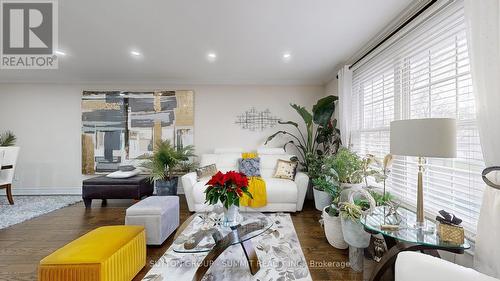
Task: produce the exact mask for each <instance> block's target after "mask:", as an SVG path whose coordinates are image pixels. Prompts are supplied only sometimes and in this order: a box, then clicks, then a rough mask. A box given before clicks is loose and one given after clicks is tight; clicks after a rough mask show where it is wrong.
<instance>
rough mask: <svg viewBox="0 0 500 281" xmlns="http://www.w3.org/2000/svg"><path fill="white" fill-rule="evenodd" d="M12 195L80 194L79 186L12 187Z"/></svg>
mask: <svg viewBox="0 0 500 281" xmlns="http://www.w3.org/2000/svg"><path fill="white" fill-rule="evenodd" d="M12 194H13V195H82V188H81V187H27V188H26V187H25V188H15V187H14V188H12Z"/></svg>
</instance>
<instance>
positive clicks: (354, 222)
mask: <svg viewBox="0 0 500 281" xmlns="http://www.w3.org/2000/svg"><path fill="white" fill-rule="evenodd" d="M360 197H361V198H364V199H365V200H364V201H363V200H360ZM339 206H340V208H339V211H340V216H341V221H342V233H343V235H344V239H345V241H346V242H347V244H349V245H350V246H353V247H355V248H366V247H368V245H370V234H369V233H367V232H366V231H365V230H364V227H363V225H362V224H361V217H362V216H365V215H367V214H369V213H371V212H372V211H373V209H374V208H375V200H374V199H373V197H372V196H371V195H370V193H369V192H368V191H366V190H364V189H358V190H354V191H352V192H351V193H350V194H349V200H348V201H347V202H341V203H340V205H339Z"/></svg>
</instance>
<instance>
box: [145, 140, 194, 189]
mask: <svg viewBox="0 0 500 281" xmlns="http://www.w3.org/2000/svg"><path fill="white" fill-rule="evenodd" d="M193 152H194V147H193V146H192V145H189V146H185V147H183V148H175V147H174V146H172V144H171V143H170V141H168V140H160V141H158V142H157V143H156V146H155V149H154V153H153V155H151V156H149V157H147V158H146V159H147V160H146V161H145V162H143V163H142V165H141V166H142V167H145V168H147V169H149V171H150V173H151V174H150V177H149V179H150V181H151V182H154V183H155V187H156V195H159V196H167V195H176V194H177V183H178V181H179V178H178V177H176V176H174V171H175V169H176V168H177V167H178V166H179V165H180V164H181V163H183V161H187V160H188V159H189V157H193V156H195V155H194V153H193Z"/></svg>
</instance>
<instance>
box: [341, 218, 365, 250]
mask: <svg viewBox="0 0 500 281" xmlns="http://www.w3.org/2000/svg"><path fill="white" fill-rule="evenodd" d="M341 221H342V233H343V235H344V239H345V241H346V242H347V244H349V245H350V246H352V247H355V248H366V247H368V246H369V245H370V237H371V235H370V233H368V232H366V231H365V230H364V228H363V225H362V224H361V223H360V222H356V221H353V220H350V219H344V218H341Z"/></svg>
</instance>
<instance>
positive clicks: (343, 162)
mask: <svg viewBox="0 0 500 281" xmlns="http://www.w3.org/2000/svg"><path fill="white" fill-rule="evenodd" d="M324 166H327V167H329V168H330V169H333V170H335V171H336V172H337V174H338V179H339V183H340V189H341V192H340V199H339V202H345V201H347V199H348V196H349V193H350V191H351V190H356V189H361V187H362V182H363V173H362V170H363V160H362V159H361V158H360V157H359V156H358V155H357V154H356V153H354V152H353V151H351V150H349V149H348V148H345V147H341V148H340V149H339V150H338V152H337V154H335V155H333V156H330V157H326V158H325V159H324Z"/></svg>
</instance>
